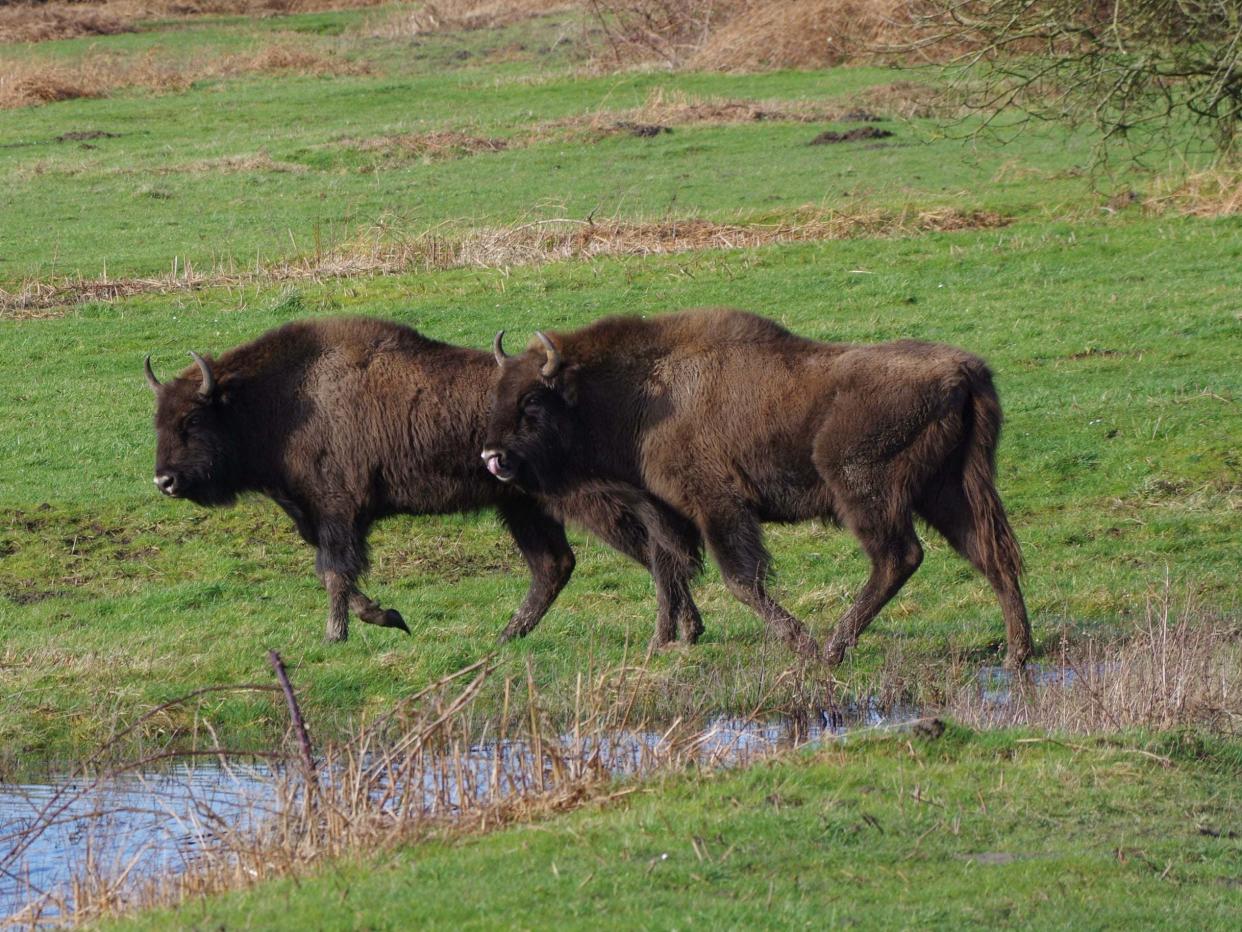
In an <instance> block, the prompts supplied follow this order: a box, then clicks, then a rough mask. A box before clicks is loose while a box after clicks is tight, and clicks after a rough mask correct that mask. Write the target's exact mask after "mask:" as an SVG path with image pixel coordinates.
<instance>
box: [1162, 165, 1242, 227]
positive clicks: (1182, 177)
mask: <svg viewBox="0 0 1242 932" xmlns="http://www.w3.org/2000/svg"><path fill="white" fill-rule="evenodd" d="M1143 206H1144V208H1145V209H1146V210H1147V211H1149V212H1151V213H1157V214H1164V213H1172V214H1181V215H1183V216H1189V217H1224V216H1227V215H1231V214H1240V213H1242V168H1238V167H1236V166H1221V167H1217V168H1213V169H1209V170H1206V171H1199V172H1191V173H1190V174H1179V175H1173V176H1170V177H1169V178H1166V179H1162V180H1161V181H1159V182H1158V183H1157V184H1156V185H1155V190H1154V191H1153V192H1152V194H1151V195H1150V196H1149V197H1147V199H1146V200H1144V201H1143Z"/></svg>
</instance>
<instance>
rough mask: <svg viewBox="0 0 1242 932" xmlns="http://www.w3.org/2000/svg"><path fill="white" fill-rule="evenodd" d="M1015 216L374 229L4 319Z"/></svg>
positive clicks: (41, 285)
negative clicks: (151, 297) (217, 293)
mask: <svg viewBox="0 0 1242 932" xmlns="http://www.w3.org/2000/svg"><path fill="white" fill-rule="evenodd" d="M1009 222H1010V219H1009V218H1008V217H1005V216H1003V215H1001V214H998V213H995V212H992V211H985V210H971V211H961V210H956V209H953V208H941V209H937V210H914V209H907V210H901V211H882V210H872V211H860V212H856V213H850V212H846V211H833V210H823V209H819V208H804V209H803V210H800V211H797V212H795V213H793V214H791V215H789V216H788V217H785V218H783V219H779V220H772V221H765V222H749V223H746V222H739V223H718V222H715V221H711V220H703V219H698V218H687V219H682V220H660V221H655V222H641V221H625V220H574V219H569V218H549V219H546V220H536V221H532V222H530V223H523V224H518V225H516V226H511V227H493V228H482V229H478V228H469V229H465V230H461V231H458V230H454V229H452V228H449V227H447V226H446V227H440V228H437V229H434V230H429V231H426V232H422V233H418V234H414V235H412V236H403V235H401V234H398V233H393V232H392V231H387V230H376V231H373V232H370V233H367V234H364V235H363V236H361V237H359V238H357V239H355V240H354V241H352V242H347V243H343V244H341V245H340V246H337V247H335V248H333V249H330V250H328V251H326V252H323V253H320V254H317V255H314V256H307V257H304V258H300V259H294V260H286V261H282V262H278V263H273V264H270V265H267V266H262V267H258V268H255V269H253V270H250V271H239V270H236V269H235V268H215V269H206V270H200V269H197V268H194V267H192V266H191V265H190V264H189V263H181V262H179V261H177V260H173V263H172V268H171V270H170V271H169V273H168V274H167V275H163V276H158V277H151V278H108V277H106V276H105V277H103V278H96V279H81V278H78V279H66V280H61V281H58V282H51V281H47V280H36V281H31V282H28V283H26V284H24V285H20V286H18V287H16V288H14V289H13V290H5V289H0V317H8V318H21V319H28V318H36V317H56V316H60V315H62V314H63V313H64V312H65V309H66V308H68V307H71V306H72V305H75V304H80V303H83V302H87V301H108V300H114V299H117V298H125V297H130V296H133V295H139V294H172V293H177V292H185V291H197V290H200V289H203V288H211V287H236V286H242V285H251V284H258V283H264V284H271V283H279V282H295V281H314V280H318V279H328V278H351V277H354V276H362V275H395V274H401V273H407V272H416V271H434V270H438V269H449V268H510V267H513V266H520V265H534V264H538V263H543V262H559V261H565V260H573V259H578V260H582V259H585V260H591V259H596V258H603V257H607V256H649V255H659V254H667V253H684V252H693V251H697V250H709V249H713V250H734V249H754V248H756V247H760V246H770V245H774V244H779V243H801V242H812V241H819V240H838V239H852V238H865V237H895V236H916V235H920V234H923V233H946V232H956V231H961V230H985V229H995V228H998V227H1003V226H1007V225H1008V224H1009Z"/></svg>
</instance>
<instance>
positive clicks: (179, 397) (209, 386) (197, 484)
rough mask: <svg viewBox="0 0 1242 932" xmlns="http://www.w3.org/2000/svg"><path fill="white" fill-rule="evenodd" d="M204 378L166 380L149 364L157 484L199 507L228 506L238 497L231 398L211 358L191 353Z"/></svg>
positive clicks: (147, 372) (148, 382)
mask: <svg viewBox="0 0 1242 932" xmlns="http://www.w3.org/2000/svg"><path fill="white" fill-rule="evenodd" d="M190 355H191V356H192V357H193V358H194V362H195V363H196V364H197V367H198V376H199V377H198V378H195V377H194V375H193V374H192V373H187V374H185V375H182V376H180V377H179V378H175V379H173V380H172V381H171V382H164V383H162V384H161V382H160V381H159V380H158V379H157V378H156V377H155V373H154V372H152V371H151V357H150V356H148V357H147V359H146V362H145V364H144V369H145V371H146V376H147V384H148V385H150V386H151V390H152V391H153V392H155V399H156V408H155V435H156V441H155V486H156V488H158V489H159V490H160V491H161V492H163V493H164V494H165V495H168V496H171V497H173V498H185V499H189V500H190V501H192V502H194V503H196V504H199V505H228V504H231V503H232V501H233V500H234V499H235V498H236V497H237V490H236V488H235V487H234V483H233V481H232V478H231V474H232V471H233V470H232V465H233V460H234V457H233V444H232V442H231V440H230V435H229V431H228V426H227V423H226V422H227V416H226V411H225V406H226V401H227V399H226V398H225V396H224V395H223V393H222V392H221V391H220V389H219V387H218V386H217V385H216V379H215V376H214V375H213V374H212V371H211V366H210V365H209V364H208V362H207V360H205V359H203V357H201V356H199V355H198V354H197V353H194V352H191V353H190Z"/></svg>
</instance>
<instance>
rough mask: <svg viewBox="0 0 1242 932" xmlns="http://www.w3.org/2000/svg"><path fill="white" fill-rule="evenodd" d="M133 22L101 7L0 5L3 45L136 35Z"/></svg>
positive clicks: (82, 5)
mask: <svg viewBox="0 0 1242 932" xmlns="http://www.w3.org/2000/svg"><path fill="white" fill-rule="evenodd" d="M133 30H134V26H133V22H132V21H131V20H129V19H128V18H126V17H125V16H122V15H121V14H120V13H118V12H116V11H114V10H111V9H109V8H107V7H102V6H87V5H85V4H72V5H69V4H61V3H48V4H42V5H39V6H31V5H27V4H21V3H16V4H11V5H9V6H0V42H46V41H48V40H50V39H76V38H78V37H80V36H111V35H116V34H117V33H121V32H133Z"/></svg>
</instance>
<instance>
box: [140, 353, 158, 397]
mask: <svg viewBox="0 0 1242 932" xmlns="http://www.w3.org/2000/svg"><path fill="white" fill-rule="evenodd" d="M142 371H143V372H145V373H146V374H147V384H148V385H150V386H151V391H153V392H155V393H156V394H157V395H158V394H159V392H160V380H159V379H157V378H156V377H155V373H154V372H152V371H151V354H150V353H147V358H146V359H145V360H144V361H143V363H142Z"/></svg>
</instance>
